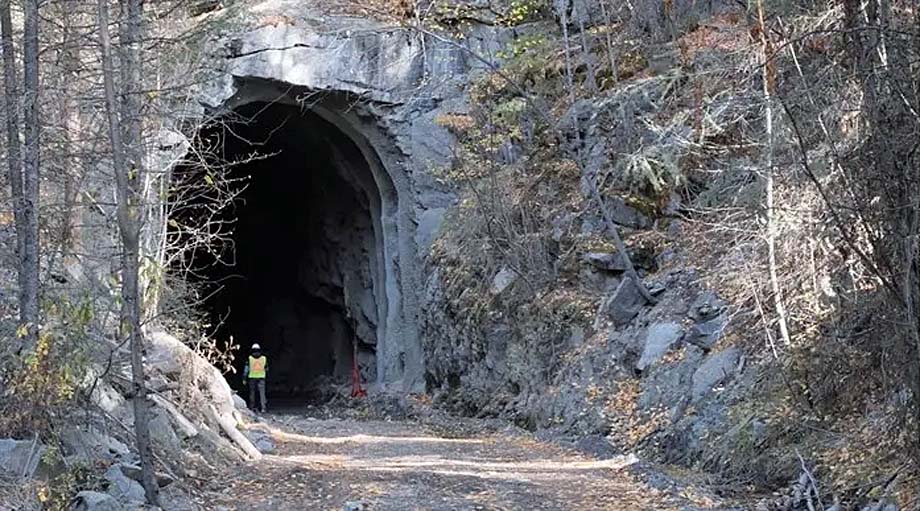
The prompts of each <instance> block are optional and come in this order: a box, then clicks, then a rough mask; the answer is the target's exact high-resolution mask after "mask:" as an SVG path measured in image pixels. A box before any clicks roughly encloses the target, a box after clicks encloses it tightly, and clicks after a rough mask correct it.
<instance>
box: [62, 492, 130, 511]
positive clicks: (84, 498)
mask: <svg viewBox="0 0 920 511" xmlns="http://www.w3.org/2000/svg"><path fill="white" fill-rule="evenodd" d="M124 509H126V508H125V506H123V505H121V504H120V503H119V502H118V501H117V500H115V498H114V497H112V496H111V495H108V494H105V493H99V492H97V491H81V492H80V493H78V494H77V496H76V497H74V499H73V500H72V501H71V502H70V511H122V510H124Z"/></svg>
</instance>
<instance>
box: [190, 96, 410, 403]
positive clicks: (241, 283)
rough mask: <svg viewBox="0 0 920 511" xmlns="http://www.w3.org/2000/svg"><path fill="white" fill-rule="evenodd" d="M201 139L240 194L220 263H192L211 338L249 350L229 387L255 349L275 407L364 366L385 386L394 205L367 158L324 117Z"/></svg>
mask: <svg viewBox="0 0 920 511" xmlns="http://www.w3.org/2000/svg"><path fill="white" fill-rule="evenodd" d="M198 140H199V141H200V142H199V144H200V145H201V146H202V148H206V149H207V151H209V154H210V156H209V157H210V158H214V159H217V160H220V161H223V162H230V164H229V165H228V167H227V169H225V170H224V176H223V177H224V178H225V179H226V180H229V182H231V183H233V184H232V186H233V187H235V189H236V190H237V191H239V195H238V196H237V197H236V198H235V200H234V201H233V204H232V205H231V206H229V207H227V208H226V211H225V212H224V213H223V215H222V220H223V221H225V222H229V225H231V227H230V229H229V230H228V231H227V232H228V237H229V238H228V242H227V243H224V244H223V250H222V253H221V254H220V255H221V257H220V259H221V262H218V260H217V258H215V257H214V256H213V255H210V254H208V253H207V251H199V252H196V255H190V256H189V257H190V259H191V260H186V261H184V262H183V264H184V265H185V266H186V267H189V268H193V269H194V271H193V272H191V274H192V275H193V280H195V281H197V284H198V286H199V293H200V295H201V296H203V297H205V298H204V300H203V302H202V308H203V311H204V313H205V315H206V316H207V318H208V321H209V323H210V324H211V325H212V331H211V334H212V336H213V337H214V338H215V339H216V340H217V341H218V343H219V344H221V345H223V346H227V345H229V343H230V342H231V339H232V342H233V343H235V344H237V345H239V346H240V349H239V350H238V351H237V352H236V357H235V360H234V366H235V368H236V371H237V373H236V375H234V376H231V375H228V381H230V383H231V385H232V386H234V387H236V388H238V389H241V386H242V383H241V378H240V372H241V371H242V368H243V365H244V364H245V361H246V359H247V356H248V354H249V349H250V346H251V345H252V344H253V343H258V344H260V345H261V346H262V349H263V352H264V353H265V354H266V355H267V356H268V360H269V363H268V365H269V371H268V373H269V376H268V379H267V390H268V395H269V403H274V404H275V405H279V404H281V403H285V402H290V401H291V400H296V401H297V402H303V401H304V400H309V399H311V398H314V397H316V396H317V395H319V394H318V392H319V390H320V389H321V388H322V387H323V386H324V385H326V384H329V383H346V382H348V381H350V380H351V377H352V370H353V367H354V366H353V364H355V363H357V366H358V367H359V370H360V374H361V377H362V379H363V380H364V381H365V382H372V381H374V380H376V376H377V374H376V373H377V360H376V357H377V348H378V345H379V343H380V342H381V340H382V338H383V337H384V336H385V328H386V325H385V322H386V317H387V294H386V290H385V289H384V287H385V285H386V284H385V283H386V281H387V268H386V263H385V260H386V254H385V242H384V239H383V237H384V228H385V226H384V223H385V221H386V218H387V208H388V200H392V198H391V197H388V195H387V194H388V193H389V192H388V191H387V190H386V189H385V188H386V186H384V191H383V192H381V186H380V182H381V177H380V176H379V175H375V174H374V173H373V172H372V169H371V163H370V162H368V161H367V157H366V154H365V153H362V151H361V150H360V148H359V147H358V146H357V145H356V143H355V141H353V140H352V139H351V138H350V137H349V136H348V135H347V134H345V133H344V132H342V131H341V130H340V129H339V128H338V127H336V126H335V125H334V124H332V123H330V122H328V121H327V120H325V119H324V118H323V117H321V116H320V115H319V114H317V113H314V112H313V111H310V110H306V109H302V108H301V107H300V106H299V105H296V104H285V103H279V102H273V103H263V102H257V103H249V104H246V105H243V106H241V107H238V108H237V109H235V110H234V112H233V114H232V116H228V117H225V118H223V119H221V120H220V122H216V123H212V124H210V125H208V126H206V127H205V128H204V129H203V130H202V132H200V133H199V137H198ZM180 174H181V172H180ZM383 184H384V185H386V183H383ZM243 395H246V393H243Z"/></svg>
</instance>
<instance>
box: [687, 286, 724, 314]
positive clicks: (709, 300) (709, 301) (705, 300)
mask: <svg viewBox="0 0 920 511" xmlns="http://www.w3.org/2000/svg"><path fill="white" fill-rule="evenodd" d="M724 309H725V302H724V301H722V300H721V299H720V298H719V297H718V296H716V294H715V293H713V292H712V291H704V292H702V293H700V295H699V296H697V297H696V300H694V301H693V304H692V305H691V306H690V317H691V318H693V319H695V320H696V321H707V320H710V319H712V318H714V317H716V316H718V315H719V314H721V313H722V311H723V310H724Z"/></svg>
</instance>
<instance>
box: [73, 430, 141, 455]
mask: <svg viewBox="0 0 920 511" xmlns="http://www.w3.org/2000/svg"><path fill="white" fill-rule="evenodd" d="M61 445H62V446H63V447H64V452H65V454H66V455H67V456H72V457H74V458H76V459H80V460H83V461H91V460H101V461H105V462H108V463H113V462H115V461H116V460H117V461H132V458H133V455H132V454H131V450H130V449H129V448H128V446H127V445H125V444H124V443H123V442H121V441H120V440H118V439H117V438H115V437H113V436H111V435H109V434H108V433H106V432H105V431H103V429H102V428H97V427H89V426H73V427H70V428H65V429H64V431H62V433H61Z"/></svg>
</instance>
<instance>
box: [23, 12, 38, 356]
mask: <svg viewBox="0 0 920 511" xmlns="http://www.w3.org/2000/svg"><path fill="white" fill-rule="evenodd" d="M38 3H39V0H26V2H25V29H24V33H23V44H22V47H23V77H24V82H25V88H24V90H23V99H24V101H25V103H24V114H25V115H24V121H25V146H24V151H23V163H22V198H23V210H22V212H23V225H24V227H25V233H24V234H25V236H24V237H23V241H22V251H23V255H22V256H21V261H22V268H21V271H22V272H23V274H24V278H22V279H21V280H22V289H21V292H22V302H21V304H20V315H21V316H22V321H23V323H25V324H27V325H28V326H29V327H28V334H27V337H26V342H27V345H26V347H27V348H29V347H31V346H34V345H35V342H36V341H37V340H38V322H39V304H38V292H39V253H40V240H39V235H38V206H39V182H40V181H39V175H40V162H39V153H40V152H41V145H40V139H41V124H40V120H39V104H38V103H39V102H38V97H39V79H38V73H39V70H38V24H39V13H38Z"/></svg>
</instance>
